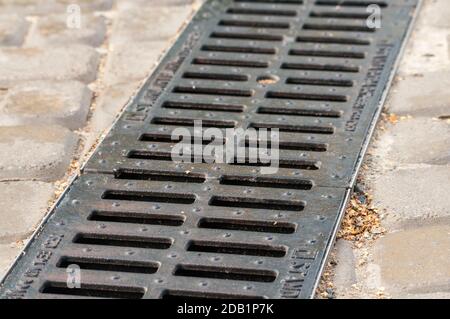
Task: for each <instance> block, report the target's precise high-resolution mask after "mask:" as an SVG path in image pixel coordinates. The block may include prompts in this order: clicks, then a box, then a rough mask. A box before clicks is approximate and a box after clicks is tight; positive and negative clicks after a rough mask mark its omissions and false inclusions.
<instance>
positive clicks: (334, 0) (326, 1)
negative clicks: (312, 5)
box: [316, 0, 388, 8]
mask: <svg viewBox="0 0 450 319" xmlns="http://www.w3.org/2000/svg"><path fill="white" fill-rule="evenodd" d="M371 4H376V5H377V6H379V7H382V8H386V7H387V6H388V5H387V3H386V2H384V1H375V0H367V1H353V0H317V1H316V5H318V6H340V7H367V6H369V5H371Z"/></svg>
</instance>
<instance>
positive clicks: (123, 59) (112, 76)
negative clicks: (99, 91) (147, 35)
mask: <svg viewBox="0 0 450 319" xmlns="http://www.w3.org/2000/svg"><path fill="white" fill-rule="evenodd" d="M168 45H169V43H168V42H167V41H155V42H139V43H136V42H130V43H128V44H120V45H115V46H113V48H112V52H111V53H110V54H109V56H108V59H107V62H106V69H105V79H104V82H105V83H106V84H107V85H108V86H111V85H115V84H118V83H129V82H130V81H141V80H143V79H144V78H146V77H147V76H148V75H150V73H151V71H152V70H153V69H154V67H155V66H156V64H157V61H158V60H159V58H160V57H161V55H162V53H163V51H164V49H166V48H167V46H168Z"/></svg>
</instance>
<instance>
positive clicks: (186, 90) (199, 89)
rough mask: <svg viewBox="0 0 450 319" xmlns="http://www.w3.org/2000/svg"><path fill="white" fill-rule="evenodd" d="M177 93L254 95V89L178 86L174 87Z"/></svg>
mask: <svg viewBox="0 0 450 319" xmlns="http://www.w3.org/2000/svg"><path fill="white" fill-rule="evenodd" d="M173 92H175V93H187V94H206V95H219V96H223V95H227V96H243V97H250V96H252V95H253V91H250V90H228V89H221V88H217V89H214V88H202V87H197V86H196V87H188V86H177V87H175V88H174V89H173Z"/></svg>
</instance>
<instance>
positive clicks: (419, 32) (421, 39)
mask: <svg viewBox="0 0 450 319" xmlns="http://www.w3.org/2000/svg"><path fill="white" fill-rule="evenodd" d="M449 35H450V30H447V29H442V28H436V27H430V26H419V27H417V28H415V30H414V32H413V33H412V37H411V39H410V41H409V44H408V45H407V48H406V50H405V54H404V57H403V59H402V62H401V63H400V67H399V70H398V74H400V75H401V76H406V75H414V74H422V73H425V72H439V71H445V70H450V59H449V42H448V37H449Z"/></svg>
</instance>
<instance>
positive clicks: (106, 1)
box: [0, 0, 114, 15]
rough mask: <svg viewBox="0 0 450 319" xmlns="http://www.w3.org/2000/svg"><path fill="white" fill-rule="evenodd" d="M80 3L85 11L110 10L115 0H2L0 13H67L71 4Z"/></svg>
mask: <svg viewBox="0 0 450 319" xmlns="http://www.w3.org/2000/svg"><path fill="white" fill-rule="evenodd" d="M74 3H76V4H78V5H79V6H80V8H81V10H82V12H83V11H88V12H89V11H104V10H110V9H111V8H112V6H113V4H114V0H76V1H73V0H0V13H20V14H27V15H47V14H52V13H66V12H67V7H68V5H70V4H74Z"/></svg>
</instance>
